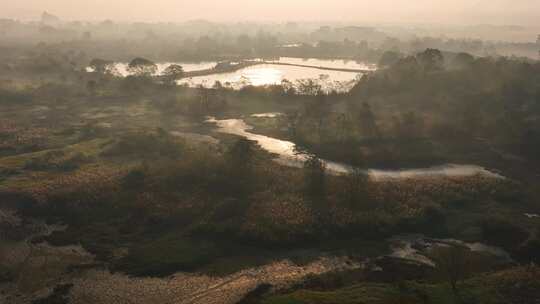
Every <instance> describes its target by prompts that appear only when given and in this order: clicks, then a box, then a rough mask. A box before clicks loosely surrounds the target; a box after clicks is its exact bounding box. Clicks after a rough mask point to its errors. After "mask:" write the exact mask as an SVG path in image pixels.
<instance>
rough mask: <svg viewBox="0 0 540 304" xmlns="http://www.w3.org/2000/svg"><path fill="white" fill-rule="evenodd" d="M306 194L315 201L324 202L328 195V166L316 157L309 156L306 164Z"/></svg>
mask: <svg viewBox="0 0 540 304" xmlns="http://www.w3.org/2000/svg"><path fill="white" fill-rule="evenodd" d="M304 181H305V190H306V194H307V195H308V196H310V197H311V198H312V199H314V200H315V201H318V202H320V201H322V200H324V197H325V194H326V165H325V163H324V162H323V161H322V160H320V159H319V158H318V157H317V156H315V155H309V156H308V158H307V159H306V160H305V162H304Z"/></svg>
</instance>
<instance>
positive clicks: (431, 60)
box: [416, 49, 444, 72]
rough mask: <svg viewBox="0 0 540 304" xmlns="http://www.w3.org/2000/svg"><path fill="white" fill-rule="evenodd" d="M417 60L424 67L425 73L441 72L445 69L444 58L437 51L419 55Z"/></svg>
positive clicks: (424, 52) (433, 50)
mask: <svg viewBox="0 0 540 304" xmlns="http://www.w3.org/2000/svg"><path fill="white" fill-rule="evenodd" d="M416 58H417V59H418V62H419V63H420V65H421V66H422V67H423V69H424V72H436V71H441V70H442V69H443V67H444V56H443V55H442V53H441V51H439V50H437V49H426V50H425V51H423V52H421V53H419V54H417V55H416Z"/></svg>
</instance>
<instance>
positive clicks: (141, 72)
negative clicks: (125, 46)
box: [128, 57, 158, 77]
mask: <svg viewBox="0 0 540 304" xmlns="http://www.w3.org/2000/svg"><path fill="white" fill-rule="evenodd" d="M157 69H158V68H157V65H156V64H155V63H154V62H152V61H150V60H148V59H146V58H141V57H137V58H134V59H133V60H131V61H130V62H129V64H128V71H129V72H130V73H131V74H133V75H135V76H138V77H148V76H152V75H155V74H156V72H157Z"/></svg>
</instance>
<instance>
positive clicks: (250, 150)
mask: <svg viewBox="0 0 540 304" xmlns="http://www.w3.org/2000/svg"><path fill="white" fill-rule="evenodd" d="M255 155H256V153H255V143H254V142H253V141H251V140H248V139H246V138H240V139H239V140H237V141H236V142H235V143H234V144H233V145H232V147H230V148H229V150H228V151H227V153H226V155H225V160H226V163H225V166H226V172H227V174H226V175H227V177H228V180H227V181H226V182H227V184H228V185H229V190H230V191H232V193H234V194H240V195H242V194H245V193H247V192H249V191H250V189H252V186H253V185H254V182H255V180H254V177H255V174H253V169H254V166H255Z"/></svg>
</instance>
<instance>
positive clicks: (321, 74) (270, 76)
mask: <svg viewBox="0 0 540 304" xmlns="http://www.w3.org/2000/svg"><path fill="white" fill-rule="evenodd" d="M359 75H360V76H361V75H362V74H359V73H356V72H342V71H327V70H320V69H317V68H307V67H297V66H284V65H274V64H261V65H257V66H252V67H246V68H243V69H240V70H238V71H235V72H231V73H223V74H212V75H206V76H198V77H192V78H188V79H182V80H180V81H179V82H178V83H179V84H184V85H188V86H192V87H195V86H203V87H207V88H210V87H212V86H213V85H214V84H215V83H216V81H219V82H220V83H221V84H222V85H224V86H226V87H230V88H233V89H240V88H242V87H245V86H247V85H253V86H266V85H279V84H281V83H282V82H283V81H284V80H288V81H290V82H291V83H293V84H294V83H296V82H297V81H299V80H306V79H311V80H313V81H314V82H315V83H317V84H319V85H321V87H322V88H323V89H324V90H326V91H331V90H335V91H338V92H346V91H349V90H350V89H351V88H352V87H353V86H354V84H355V83H356V82H357V80H358V79H359V77H360V76H359Z"/></svg>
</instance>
